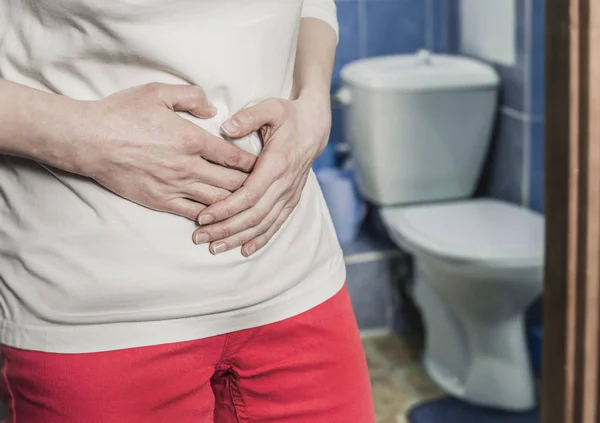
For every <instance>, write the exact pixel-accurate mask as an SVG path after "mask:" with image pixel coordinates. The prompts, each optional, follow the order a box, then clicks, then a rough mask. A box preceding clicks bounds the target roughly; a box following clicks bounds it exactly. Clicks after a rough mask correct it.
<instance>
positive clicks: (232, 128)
mask: <svg viewBox="0 0 600 423" xmlns="http://www.w3.org/2000/svg"><path fill="white" fill-rule="evenodd" d="M222 128H223V130H224V131H225V132H227V133H228V134H235V133H237V131H238V130H239V129H240V126H239V125H238V123H237V122H236V121H235V120H233V119H230V120H228V121H227V122H225V123H224V124H223V126H222Z"/></svg>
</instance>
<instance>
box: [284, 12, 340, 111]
mask: <svg viewBox="0 0 600 423" xmlns="http://www.w3.org/2000/svg"><path fill="white" fill-rule="evenodd" d="M336 44H337V36H336V32H335V30H334V29H333V28H332V27H331V25H329V24H328V23H326V22H324V21H322V20H320V19H315V18H303V19H302V20H301V22H300V34H299V38H298V50H297V53H296V65H295V68H294V89H293V92H292V99H293V100H295V99H297V98H299V97H301V96H309V97H312V98H315V99H318V101H320V102H322V103H323V104H324V105H326V106H327V107H329V91H330V85H331V74H332V71H333V62H334V59H335V49H336Z"/></svg>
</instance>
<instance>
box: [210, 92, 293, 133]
mask: <svg viewBox="0 0 600 423" xmlns="http://www.w3.org/2000/svg"><path fill="white" fill-rule="evenodd" d="M284 111H285V108H284V106H283V100H278V99H269V100H265V101H263V102H261V103H258V104H257V105H256V106H251V107H247V108H245V109H243V110H241V111H239V112H237V113H236V114H234V115H233V116H232V117H230V118H229V119H228V120H227V121H225V122H224V123H223V125H222V126H221V130H222V131H223V132H224V133H225V134H227V135H229V136H230V137H233V138H240V137H245V136H246V135H248V134H251V133H252V132H255V131H258V130H259V129H260V128H261V127H262V126H264V125H276V124H277V123H278V122H280V121H281V120H282V117H283V115H284Z"/></svg>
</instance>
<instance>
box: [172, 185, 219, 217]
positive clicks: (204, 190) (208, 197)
mask: <svg viewBox="0 0 600 423" xmlns="http://www.w3.org/2000/svg"><path fill="white" fill-rule="evenodd" d="M183 195H184V196H185V197H186V198H188V199H190V200H192V201H195V202H198V203H201V204H202V205H203V208H204V205H210V204H214V203H216V202H217V201H221V200H224V199H225V198H227V197H229V196H230V195H231V192H230V191H227V190H226V189H222V188H218V187H216V186H213V185H208V184H204V183H202V182H195V183H193V184H191V185H189V186H187V187H186V188H185V192H183ZM198 213H199V211H198ZM198 213H196V215H195V216H194V220H196V217H198Z"/></svg>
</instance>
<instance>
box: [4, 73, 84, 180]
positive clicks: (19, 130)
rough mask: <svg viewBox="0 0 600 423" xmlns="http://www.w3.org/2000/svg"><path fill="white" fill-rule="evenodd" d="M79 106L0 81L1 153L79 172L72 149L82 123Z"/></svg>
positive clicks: (53, 95) (57, 96)
mask: <svg viewBox="0 0 600 423" xmlns="http://www.w3.org/2000/svg"><path fill="white" fill-rule="evenodd" d="M78 103H79V102H77V101H75V100H71V99H68V98H66V97H62V96H59V95H56V94H50V93H46V92H43V91H38V90H35V89H33V88H28V87H25V86H23V85H19V84H15V83H12V82H9V81H6V80H4V79H0V152H3V153H6V154H10V155H15V156H20V157H26V158H29V159H33V160H37V161H40V162H43V163H46V164H50V165H52V166H55V167H58V168H61V169H64V170H67V171H69V172H75V173H82V169H80V168H79V164H80V163H79V161H78V160H77V158H76V157H75V156H76V153H75V149H74V148H73V146H74V145H75V140H76V139H77V138H80V137H81V135H82V134H78V132H79V130H80V128H81V126H82V125H81V122H83V121H84V118H83V114H82V108H81V107H79V104H78Z"/></svg>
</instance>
